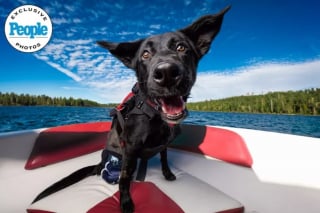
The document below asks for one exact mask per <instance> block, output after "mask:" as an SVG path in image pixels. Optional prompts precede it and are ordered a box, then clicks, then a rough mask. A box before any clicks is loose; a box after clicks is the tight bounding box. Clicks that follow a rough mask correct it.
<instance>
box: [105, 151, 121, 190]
mask: <svg viewBox="0 0 320 213" xmlns="http://www.w3.org/2000/svg"><path fill="white" fill-rule="evenodd" d="M121 164H122V161H121V160H120V159H119V158H118V157H116V156H114V155H112V154H110V153H109V155H108V157H107V161H106V163H105V165H104V168H103V169H102V171H101V176H102V178H103V179H104V180H105V181H107V182H108V183H110V184H117V183H119V178H120V171H121Z"/></svg>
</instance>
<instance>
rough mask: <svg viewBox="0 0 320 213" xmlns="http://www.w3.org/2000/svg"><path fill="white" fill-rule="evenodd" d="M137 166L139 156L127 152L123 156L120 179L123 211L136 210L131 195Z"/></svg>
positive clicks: (130, 212)
mask: <svg viewBox="0 0 320 213" xmlns="http://www.w3.org/2000/svg"><path fill="white" fill-rule="evenodd" d="M136 166H137V157H136V156H135V155H133V154H128V153H126V154H125V155H123V158H122V168H121V175H120V180H119V191H120V207H121V211H122V213H132V212H134V203H133V201H132V199H131V196H130V183H131V179H132V175H133V173H134V171H135V169H136Z"/></svg>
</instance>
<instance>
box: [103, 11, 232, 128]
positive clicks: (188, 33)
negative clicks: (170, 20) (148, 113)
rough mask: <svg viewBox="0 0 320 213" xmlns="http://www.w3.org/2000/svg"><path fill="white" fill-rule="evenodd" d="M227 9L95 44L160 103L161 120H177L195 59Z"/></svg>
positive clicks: (183, 108)
mask: <svg viewBox="0 0 320 213" xmlns="http://www.w3.org/2000/svg"><path fill="white" fill-rule="evenodd" d="M229 9H230V7H227V8H225V9H224V10H222V11H221V12H220V13H218V14H216V15H207V16H203V17H201V18H200V19H198V20H196V21H195V22H194V23H192V24H191V25H190V26H188V27H186V28H184V29H181V30H178V31H176V32H169V33H165V34H161V35H156V36H152V37H148V38H145V39H141V40H138V41H134V42H123V43H113V42H107V41H98V42H97V43H98V44H99V45H100V46H102V47H104V48H106V49H108V50H109V51H110V52H111V53H112V54H113V55H114V56H115V57H117V58H118V59H119V60H121V61H122V62H123V64H124V65H126V66H127V67H129V68H131V69H133V70H135V72H136V76H137V78H138V83H139V88H140V89H141V91H142V92H143V93H144V94H145V95H146V96H147V97H148V98H150V99H151V100H153V101H155V102H156V103H158V104H160V105H161V108H162V112H161V114H162V118H163V119H164V120H165V121H167V122H169V123H178V122H180V121H181V120H182V119H183V118H184V117H185V116H186V106H185V103H186V101H187V98H188V96H189V94H190V90H191V88H192V86H193V84H194V83H195V80H196V71H197V65H198V62H199V60H200V59H201V57H202V56H203V55H205V54H206V53H207V52H208V50H209V48H210V45H211V42H212V41H213V39H214V37H215V36H216V35H217V34H218V32H219V30H220V27H221V24H222V20H223V16H224V14H225V13H226V12H227V11H228V10H229Z"/></svg>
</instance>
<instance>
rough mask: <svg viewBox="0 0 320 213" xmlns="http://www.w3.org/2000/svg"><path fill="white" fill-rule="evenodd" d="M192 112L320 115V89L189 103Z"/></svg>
mask: <svg viewBox="0 0 320 213" xmlns="http://www.w3.org/2000/svg"><path fill="white" fill-rule="evenodd" d="M188 108H189V109H190V110H197V111H219V112H247V113H277V114H304V115H320V88H312V89H306V90H300V91H288V92H269V93H267V94H264V95H247V96H238V97H231V98H225V99H220V100H209V101H202V102H195V103H188Z"/></svg>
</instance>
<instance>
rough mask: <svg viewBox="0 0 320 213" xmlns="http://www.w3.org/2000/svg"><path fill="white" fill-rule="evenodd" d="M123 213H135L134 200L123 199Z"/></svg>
mask: <svg viewBox="0 0 320 213" xmlns="http://www.w3.org/2000/svg"><path fill="white" fill-rule="evenodd" d="M120 205H121V212H122V213H133V212H134V204H133V202H132V199H131V198H129V199H123V200H121V204H120Z"/></svg>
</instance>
